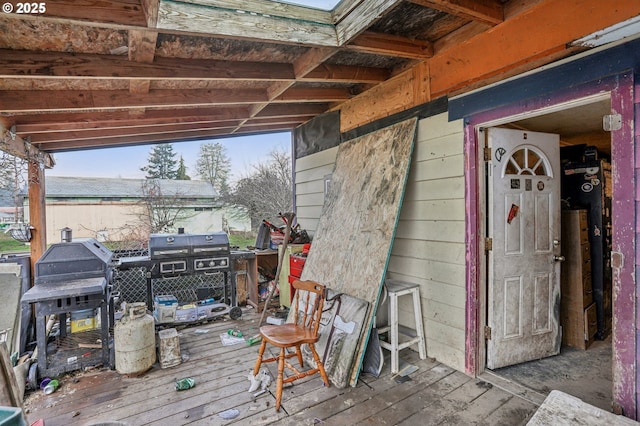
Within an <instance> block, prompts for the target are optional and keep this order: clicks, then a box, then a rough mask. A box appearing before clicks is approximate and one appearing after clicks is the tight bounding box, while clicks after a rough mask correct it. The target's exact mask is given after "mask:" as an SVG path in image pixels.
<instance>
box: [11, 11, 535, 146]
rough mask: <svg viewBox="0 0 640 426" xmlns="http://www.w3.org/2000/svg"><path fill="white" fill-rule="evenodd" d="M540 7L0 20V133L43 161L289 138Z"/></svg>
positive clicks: (64, 14) (94, 14)
mask: <svg viewBox="0 0 640 426" xmlns="http://www.w3.org/2000/svg"><path fill="white" fill-rule="evenodd" d="M540 1H542V0H535V1H530V2H522V1H507V0H455V1H454V0H343V1H342V2H341V3H339V4H338V6H337V7H336V8H335V9H334V10H332V11H322V10H318V9H311V8H306V7H301V6H295V5H291V4H285V3H278V2H272V1H265V0H184V1H169V0H100V1H92V0H83V1H81V2H78V1H73V0H60V1H53V0H52V1H48V2H46V12H45V13H42V14H38V13H36V14H28V15H27V14H17V13H3V14H0V29H2V31H0V125H1V126H0V130H3V133H4V131H5V130H4V129H2V128H1V127H4V128H5V129H9V131H8V132H7V133H9V134H10V135H11V136H12V137H14V136H18V137H21V138H23V139H24V140H25V141H27V142H30V144H31V145H30V146H31V147H34V148H37V149H39V150H41V151H44V152H45V153H54V152H60V151H69V150H78V149H91V148H100V147H114V146H123V145H134V144H147V143H161V142H175V141H183V140H198V139H212V138H218V137H229V136H234V135H246V134H260V133H265V132H276V131H289V130H292V129H294V128H295V127H297V126H299V125H300V124H302V123H305V122H306V121H308V120H310V119H311V118H313V117H315V116H317V115H319V114H321V113H324V112H327V111H330V110H334V109H336V108H339V106H340V104H341V103H343V102H345V101H347V100H349V99H351V98H353V97H354V96H357V95H359V94H361V93H363V92H365V91H367V90H370V89H371V88H373V87H375V86H376V85H379V84H381V83H383V82H385V81H387V80H388V79H390V78H392V77H393V76H395V75H397V74H398V73H400V72H402V71H404V70H407V69H409V68H411V67H412V66H414V65H415V64H417V63H419V62H421V61H425V60H428V59H429V58H430V57H432V56H433V55H434V54H436V53H437V52H439V51H443V50H446V49H447V48H449V47H451V46H453V45H460V44H463V43H464V42H465V40H468V39H470V38H472V37H474V36H477V35H478V34H480V33H483V32H486V31H490V30H492V29H496V28H497V26H499V24H500V23H501V22H504V21H505V20H506V19H509V18H510V17H512V16H516V15H518V14H520V13H523V11H525V10H526V8H527V7H531V5H532V4H535V3H538V2H540ZM524 3H526V5H524ZM3 137H4V136H3Z"/></svg>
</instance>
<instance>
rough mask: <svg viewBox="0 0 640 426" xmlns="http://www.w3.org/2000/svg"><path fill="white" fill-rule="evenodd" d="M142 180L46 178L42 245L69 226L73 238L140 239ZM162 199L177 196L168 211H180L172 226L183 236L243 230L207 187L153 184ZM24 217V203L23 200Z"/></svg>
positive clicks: (178, 182)
mask: <svg viewBox="0 0 640 426" xmlns="http://www.w3.org/2000/svg"><path fill="white" fill-rule="evenodd" d="M146 182H147V181H146V179H119V178H87V177H56V176H50V177H47V184H46V206H47V216H46V220H47V242H48V243H55V242H58V241H60V236H61V230H62V229H63V228H65V227H69V228H71V229H72V230H73V236H74V237H91V238H96V239H98V240H101V241H106V240H109V241H121V240H126V239H128V238H132V237H142V238H143V239H146V235H141V232H142V228H143V226H142V225H141V222H140V214H141V212H142V197H143V184H145V183H146ZM157 182H158V183H159V186H160V190H161V192H162V194H163V195H165V196H167V197H172V198H173V197H177V198H176V199H177V200H178V201H177V203H176V204H178V206H173V207H169V208H182V209H183V210H184V215H183V217H184V219H183V220H181V221H180V222H178V223H176V224H175V227H174V228H175V229H169V230H167V231H169V232H176V231H177V229H178V228H179V227H181V228H184V231H185V232H187V233H206V232H214V231H220V230H222V229H226V230H241V231H245V230H248V229H249V221H248V219H246V220H245V219H238V215H237V214H234V213H233V212H232V211H231V210H230V209H228V208H225V207H224V206H222V204H221V203H220V200H219V196H218V193H217V192H216V191H215V189H214V188H213V186H211V184H209V183H208V182H205V181H199V180H165V179H161V180H158V181H157ZM25 202H26V204H25V216H26V217H28V214H29V213H28V200H26V201H25Z"/></svg>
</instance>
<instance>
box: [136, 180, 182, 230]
mask: <svg viewBox="0 0 640 426" xmlns="http://www.w3.org/2000/svg"><path fill="white" fill-rule="evenodd" d="M141 190H142V198H141V200H140V202H139V207H140V209H139V210H138V211H137V213H136V215H137V217H138V222H139V225H141V226H142V227H143V228H144V229H146V230H147V231H148V233H150V234H153V233H158V232H175V231H176V230H175V229H174V228H175V224H176V222H179V221H182V220H185V219H187V218H188V217H189V213H188V212H187V210H186V207H187V206H186V201H185V200H184V197H182V195H181V194H180V193H167V192H163V190H162V181H161V180H159V179H147V180H145V181H143V182H142V188H141Z"/></svg>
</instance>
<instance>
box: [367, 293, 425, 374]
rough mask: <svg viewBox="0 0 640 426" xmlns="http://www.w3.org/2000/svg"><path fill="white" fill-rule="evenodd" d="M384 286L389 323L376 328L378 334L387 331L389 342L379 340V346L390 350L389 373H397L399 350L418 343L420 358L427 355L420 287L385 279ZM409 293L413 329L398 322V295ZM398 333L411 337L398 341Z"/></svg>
mask: <svg viewBox="0 0 640 426" xmlns="http://www.w3.org/2000/svg"><path fill="white" fill-rule="evenodd" d="M385 286H386V288H387V294H388V295H389V324H388V325H386V326H384V327H381V328H378V334H382V333H389V340H391V341H390V342H385V341H382V340H380V346H382V347H383V348H384V349H386V350H388V351H390V352H391V373H392V374H396V373H398V365H399V361H398V352H400V350H402V349H404V348H406V347H409V346H411V345H413V344H414V343H417V344H418V351H419V352H420V359H425V358H426V357H427V351H426V348H425V342H424V330H423V328H422V309H421V308H420V287H419V286H418V284H412V283H406V282H402V281H396V280H386V282H385ZM409 294H410V295H411V296H412V297H413V313H414V315H415V323H416V328H415V330H413V329H410V328H408V327H404V326H402V325H399V324H398V297H400V296H405V295H409ZM399 334H403V335H405V336H409V337H411V338H410V339H409V340H408V341H406V342H402V343H400V342H399Z"/></svg>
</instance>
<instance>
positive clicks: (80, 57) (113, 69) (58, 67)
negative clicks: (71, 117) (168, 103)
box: [0, 32, 294, 80]
mask: <svg viewBox="0 0 640 426" xmlns="http://www.w3.org/2000/svg"><path fill="white" fill-rule="evenodd" d="M148 33H150V32H139V33H138V34H139V36H140V37H148ZM150 44H151V41H150V40H149V41H148V42H147V43H146V47H143V49H147V50H150V47H149V45H150ZM137 54H138V53H135V54H134V55H137ZM140 55H141V56H143V55H150V52H145V53H144V54H143V53H140ZM152 61H153V62H152V63H149V62H147V61H143V62H133V61H130V60H128V59H126V58H123V57H121V56H115V55H94V54H70V53H59V52H31V51H20V50H8V49H0V77H7V78H8V77H19V78H29V77H34V78H41V77H65V78H70V77H74V78H86V79H92V78H109V79H118V78H126V79H133V78H141V79H150V80H157V79H163V80H166V79H174V80H189V79H197V80H220V79H223V80H228V79H233V80H293V79H294V74H293V67H292V66H291V65H290V64H279V63H262V62H231V63H230V62H228V61H219V60H205V59H182V58H155V59H152Z"/></svg>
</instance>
